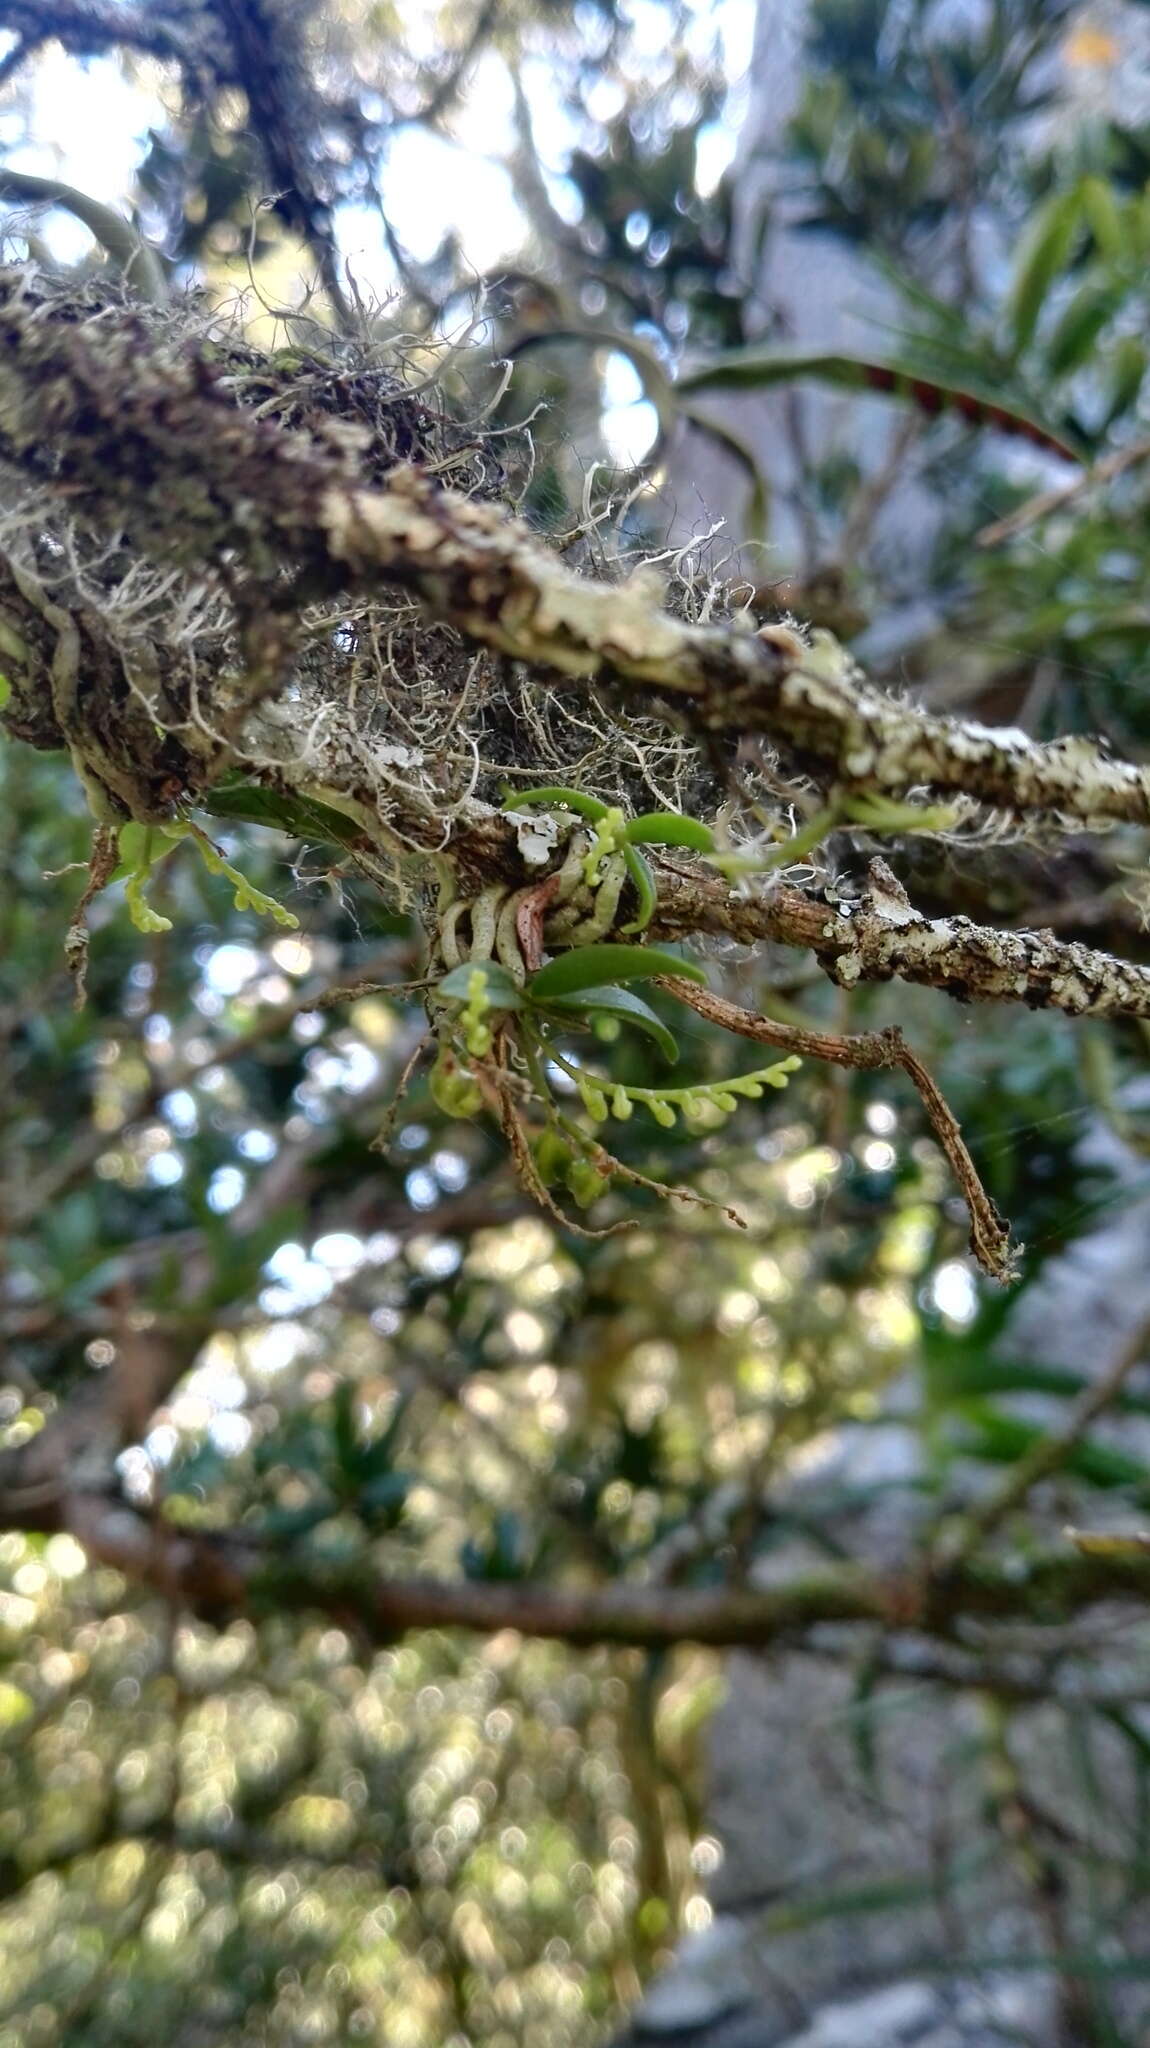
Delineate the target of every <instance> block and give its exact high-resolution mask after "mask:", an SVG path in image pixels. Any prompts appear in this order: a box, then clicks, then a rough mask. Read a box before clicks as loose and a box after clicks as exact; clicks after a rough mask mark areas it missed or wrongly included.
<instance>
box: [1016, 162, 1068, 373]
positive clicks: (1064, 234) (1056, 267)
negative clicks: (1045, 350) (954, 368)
mask: <svg viewBox="0 0 1150 2048" xmlns="http://www.w3.org/2000/svg"><path fill="white" fill-rule="evenodd" d="M1081 226H1082V187H1081V185H1073V186H1072V187H1071V189H1070V190H1069V192H1055V193H1053V194H1052V195H1051V197H1050V198H1049V199H1048V200H1047V201H1046V203H1045V205H1043V206H1040V207H1039V208H1038V210H1037V212H1036V213H1034V214H1033V215H1032V216H1031V220H1030V224H1029V226H1028V228H1027V230H1026V233H1025V235H1024V236H1023V238H1022V247H1021V250H1020V252H1019V256H1018V260H1017V262H1016V264H1015V266H1014V278H1013V281H1012V283H1011V286H1010V292H1009V294H1008V297H1007V319H1008V321H1009V324H1010V333H1011V337H1012V339H1013V342H1014V348H1015V353H1016V354H1021V353H1022V350H1023V349H1024V348H1026V347H1027V346H1028V344H1029V343H1030V341H1031V340H1032V339H1033V336H1034V330H1035V328H1036V327H1037V325H1038V319H1039V315H1040V314H1041V312H1042V308H1043V306H1044V305H1045V303H1046V298H1047V294H1048V293H1049V291H1050V287H1051V285H1052V284H1053V283H1054V280H1055V278H1056V277H1059V276H1061V274H1062V272H1063V271H1064V270H1065V269H1066V268H1067V265H1068V264H1069V261H1070V257H1071V253H1072V251H1073V248H1074V244H1075V241H1076V240H1077V237H1078V234H1079V231H1080V229H1081Z"/></svg>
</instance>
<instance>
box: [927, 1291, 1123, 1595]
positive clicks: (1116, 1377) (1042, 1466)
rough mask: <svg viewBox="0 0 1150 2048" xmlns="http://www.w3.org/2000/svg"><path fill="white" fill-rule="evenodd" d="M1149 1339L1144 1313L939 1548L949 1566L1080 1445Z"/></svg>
mask: <svg viewBox="0 0 1150 2048" xmlns="http://www.w3.org/2000/svg"><path fill="white" fill-rule="evenodd" d="M1148 1343H1150V1317H1146V1318H1145V1319H1144V1320H1143V1321H1142V1322H1141V1323H1139V1325H1138V1328H1137V1329H1136V1330H1135V1332H1134V1334H1133V1336H1132V1337H1130V1338H1129V1339H1128V1341H1127V1343H1126V1344H1125V1345H1124V1346H1123V1348H1122V1350H1121V1351H1120V1352H1119V1354H1118V1357H1117V1358H1116V1359H1115V1361H1114V1363H1113V1365H1111V1366H1110V1367H1109V1369H1108V1370H1107V1371H1106V1372H1104V1373H1103V1375H1102V1377H1101V1379H1098V1380H1096V1381H1095V1382H1094V1385H1093V1386H1091V1387H1086V1388H1084V1389H1083V1392H1082V1393H1081V1394H1080V1395H1079V1396H1078V1399H1077V1401H1075V1403H1074V1405H1073V1407H1072V1408H1071V1410H1070V1413H1069V1415H1068V1416H1067V1418H1066V1421H1065V1422H1064V1423H1063V1425H1062V1427H1061V1429H1057V1430H1054V1431H1052V1432H1051V1434H1050V1435H1049V1436H1044V1437H1040V1438H1039V1439H1038V1441H1037V1442H1036V1443H1033V1444H1032V1445H1031V1446H1030V1449H1029V1450H1028V1451H1027V1452H1025V1453H1024V1455H1023V1456H1022V1457H1021V1458H1019V1459H1018V1461H1017V1463H1016V1464H1014V1465H1012V1466H1011V1469H1010V1471H1009V1472H1008V1473H1007V1475H1006V1478H1005V1479H1004V1480H1003V1481H1002V1483H1001V1485H1000V1486H997V1487H996V1488H995V1489H994V1491H993V1492H992V1493H990V1494H989V1495H988V1496H987V1498H986V1499H985V1500H984V1501H983V1502H982V1503H981V1504H980V1505H979V1506H978V1507H977V1508H974V1509H973V1510H972V1511H971V1513H970V1514H969V1515H967V1516H965V1517H964V1520H963V1525H962V1529H961V1532H960V1534H959V1536H958V1539H957V1541H954V1542H951V1543H949V1544H945V1545H944V1547H943V1562H944V1565H945V1566H946V1567H947V1568H949V1567H950V1566H952V1565H954V1564H965V1563H966V1562H967V1560H968V1559H969V1558H971V1557H972V1556H973V1554H974V1552H975V1551H976V1550H977V1549H978V1548H979V1547H980V1546H981V1545H982V1544H983V1543H985V1542H986V1539H987V1537H988V1536H992V1535H993V1534H994V1532H995V1530H996V1529H998V1528H1000V1527H1001V1526H1002V1523H1003V1522H1004V1521H1005V1520H1006V1518H1007V1516H1008V1515H1010V1514H1012V1513H1013V1512H1014V1510H1015V1508H1019V1507H1021V1506H1022V1504H1023V1502H1024V1501H1025V1500H1026V1498H1027V1496H1028V1495H1029V1494H1030V1493H1031V1492H1032V1490H1033V1488H1034V1487H1036V1486H1037V1485H1038V1483H1039V1481H1040V1480H1042V1479H1047V1478H1049V1476H1050V1474H1051V1473H1052V1472H1055V1471H1057V1469H1058V1467H1059V1466H1060V1465H1062V1464H1064V1463H1065V1461H1066V1459H1067V1458H1068V1457H1069V1456H1070V1454H1071V1452H1072V1451H1073V1450H1074V1449H1075V1447H1076V1445H1077V1444H1079V1443H1080V1442H1081V1440H1082V1438H1083V1436H1084V1435H1085V1434H1086V1431H1087V1430H1088V1429H1089V1427H1090V1424H1091V1423H1092V1422H1093V1421H1095V1420H1096V1418H1097V1417H1098V1416H1099V1415H1101V1414H1102V1413H1103V1412H1104V1410H1105V1409H1107V1408H1108V1407H1109V1406H1110V1403H1111V1402H1112V1401H1113V1400H1114V1399H1115V1397H1116V1396H1117V1395H1118V1394H1120V1393H1121V1391H1122V1388H1123V1387H1124V1385H1125V1384H1126V1381H1127V1380H1128V1379H1129V1377H1130V1374H1131V1373H1132V1372H1133V1370H1134V1368H1135V1366H1136V1365H1138V1364H1140V1362H1141V1360H1142V1359H1143V1357H1144V1356H1145V1353H1146V1347H1147V1344H1148Z"/></svg>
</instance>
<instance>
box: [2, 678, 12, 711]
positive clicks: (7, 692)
mask: <svg viewBox="0 0 1150 2048" xmlns="http://www.w3.org/2000/svg"><path fill="white" fill-rule="evenodd" d="M11 695H12V685H11V683H10V682H9V680H8V678H7V676H5V675H0V711H3V709H4V706H5V704H6V703H7V702H8V699H9V697H10V696H11Z"/></svg>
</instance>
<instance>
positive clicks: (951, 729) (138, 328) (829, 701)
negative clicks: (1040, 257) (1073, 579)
mask: <svg viewBox="0 0 1150 2048" xmlns="http://www.w3.org/2000/svg"><path fill="white" fill-rule="evenodd" d="M0 343H2V344H3V350H4V355H3V371H2V377H0V433H2V434H3V436H4V438H5V440H6V442H7V445H8V448H9V450H10V452H11V454H12V456H13V458H14V459H15V460H16V461H18V462H19V463H20V464H21V465H22V466H24V467H25V468H27V469H30V470H31V471H32V472H33V473H34V474H36V475H37V476H38V478H39V479H40V480H41V481H42V482H44V483H45V484H48V485H49V486H50V487H52V488H55V489H57V490H61V489H62V490H63V491H64V492H66V493H67V494H68V495H69V496H70V497H72V498H74V499H76V500H78V502H80V503H81V504H82V505H83V508H84V512H85V515H86V517H87V518H88V519H89V520H91V521H93V522H95V523H97V524H99V525H101V526H103V527H104V529H105V531H106V532H109V533H110V532H114V531H117V530H119V529H122V528H123V527H124V526H125V524H126V525H127V527H128V531H129V532H130V534H131V537H132V539H133V541H134V543H135V545H136V546H137V547H138V548H139V549H140V550H141V552H142V553H144V554H146V555H147V556H148V557H150V558H151V559H152V560H154V561H162V562H165V563H169V564H171V563H174V564H176V565H179V566H182V567H195V568H197V569H200V570H201V571H202V570H203V569H204V568H205V567H207V566H209V565H210V566H214V567H216V568H222V567H223V565H224V564H225V563H226V564H227V565H228V572H229V575H230V577H231V579H232V582H233V585H236V584H237V583H238V584H239V586H240V588H241V590H242V594H243V599H244V605H245V609H246V612H247V615H248V618H249V621H250V626H249V632H248V636H247V637H248V645H249V649H250V651H251V652H252V654H253V655H257V654H258V655H260V656H261V659H260V660H257V666H261V665H262V667H263V669H264V672H265V677H264V681H263V684H262V686H261V687H262V688H263V689H264V690H267V689H268V688H272V687H276V686H277V684H278V680H279V679H280V678H281V677H282V675H283V673H284V665H285V655H286V651H287V649H288V647H289V646H290V638H291V636H290V631H289V630H288V629H287V627H286V623H285V588H284V575H285V569H292V570H294V575H295V587H296V590H297V591H298V593H299V600H300V601H302V600H303V598H304V597H305V596H316V595H325V596H330V595H334V594H335V593H336V592H339V591H345V592H346V591H348V590H351V591H356V592H366V593H370V592H372V591H373V590H375V589H377V588H378V586H379V585H380V584H381V583H385V584H395V585H399V586H401V587H403V588H405V589H407V590H410V591H412V592H414V593H415V594H416V595H417V596H418V597H419V598H420V600H421V601H422V603H423V604H424V605H425V606H426V607H427V609H428V610H429V611H430V612H431V613H432V614H433V615H434V616H436V617H438V618H440V619H443V620H445V621H447V622H448V623H450V624H451V625H453V626H454V627H455V628H456V629H457V630H458V631H459V632H461V633H462V634H463V635H464V636H465V638H467V639H469V640H471V641H473V642H476V643H478V644H480V645H483V646H486V647H490V648H495V649H497V650H499V651H500V652H502V653H504V654H508V655H511V656H513V657H514V658H516V659H518V660H521V661H524V662H527V663H530V664H531V665H532V667H533V668H534V669H536V670H538V671H542V672H544V673H546V672H548V671H550V672H552V673H553V674H554V676H555V678H556V680H557V681H558V680H559V679H561V678H570V679H573V680H578V681H582V682H591V681H597V682H598V683H600V684H602V683H615V684H617V685H618V686H619V687H620V688H621V689H622V690H624V691H625V692H626V693H627V694H628V695H636V696H639V697H641V698H644V699H647V700H652V699H653V700H656V702H657V703H660V704H662V705H669V706H671V707H672V709H673V713H674V714H675V715H676V716H681V717H684V718H686V720H687V721H688V722H689V724H690V725H691V726H692V727H693V728H694V729H695V730H697V731H699V732H702V733H734V732H738V733H762V734H765V735H768V736H770V737H771V738H772V739H773V740H775V741H776V742H777V743H778V744H780V745H781V746H783V747H784V748H785V749H786V750H787V752H788V753H789V754H790V755H791V757H792V758H793V760H794V761H795V763H796V764H797V765H798V766H799V767H800V768H804V769H806V770H809V771H810V772H811V773H813V774H816V775H817V776H819V777H821V778H822V780H823V781H824V783H825V784H827V785H829V786H832V787H834V788H836V789H848V790H849V789H855V790H865V791H868V792H872V793H874V792H881V793H884V794H887V795H891V796H898V797H904V796H906V795H907V794H908V793H910V792H912V791H917V790H921V789H922V788H924V787H928V788H931V789H933V790H936V791H941V792H953V791H958V792H961V793H963V794H965V795H967V796H971V797H975V798H977V799H979V800H980V801H982V802H984V803H987V804H991V805H994V806H996V807H998V808H1000V809H1006V810H1011V811H1024V812H1053V813H1056V814H1059V815H1062V816H1066V817H1074V818H1079V819H1088V820H1095V821H1096V820H1100V819H1110V820H1116V819H1126V820H1129V821H1136V822H1139V823H1146V822H1150V776H1148V774H1147V771H1146V770H1145V769H1143V768H1141V767H1137V766H1135V765H1133V764H1132V763H1128V762H1121V761H1114V760H1111V759H1109V758H1108V757H1107V756H1106V754H1105V753H1104V752H1103V751H1102V750H1101V749H1099V748H1098V747H1096V746H1093V745H1092V744H1091V743H1090V742H1088V741H1085V740H1082V739H1068V740H1062V741H1058V742H1055V743H1053V744H1051V745H1046V746H1043V745H1039V744H1037V743H1035V742H1034V741H1032V740H1030V739H1029V738H1028V737H1027V735H1026V734H1024V733H1021V732H1015V731H1013V730H1009V729H1006V730H991V729H989V728H987V727H984V726H981V725H978V724H976V723H974V722H972V721H958V720H955V721H951V720H947V719H943V718H938V717H934V716H932V715H931V714H929V713H927V712H924V711H921V710H919V709H918V708H917V707H916V706H914V705H911V704H907V703H903V702H900V701H898V700H897V699H895V698H893V697H890V696H888V695H886V694H885V693H884V692H882V691H880V690H878V689H876V688H875V687H874V686H873V685H871V684H870V683H868V682H867V681H866V679H865V678H864V677H863V676H862V675H861V672H859V671H857V670H856V669H855V667H854V665H853V664H852V663H851V662H850V661H849V659H848V658H847V657H845V656H843V655H842V652H841V650H837V649H836V648H835V647H834V646H833V644H832V646H831V647H828V646H827V645H826V644H825V641H824V643H822V644H820V645H818V646H816V647H810V646H808V645H807V644H806V643H805V642H804V641H803V640H802V638H801V637H800V636H799V635H798V634H797V633H796V632H794V631H792V630H791V629H789V628H787V627H783V626H770V627H763V628H762V629H760V631H759V632H757V633H756V632H754V631H752V630H751V629H750V627H749V626H747V625H745V624H740V623H737V622H736V623H729V624H726V625H719V626H700V625H693V624H691V623H689V622H686V621H683V620H681V619H678V618H674V617H672V616H671V615H670V614H669V613H668V612H666V611H664V610H662V609H661V607H660V589H659V585H658V582H657V580H656V579H655V578H654V576H653V574H652V572H648V571H644V570H641V571H639V572H638V573H637V574H636V575H634V576H633V577H632V578H631V579H630V580H629V582H627V583H625V584H623V585H622V586H621V587H613V586H611V585H608V584H601V583H594V582H592V581H590V580H589V579H588V578H585V577H581V576H580V575H578V574H576V573H575V572H573V571H572V570H569V569H567V568H566V567H564V565H563V564H562V563H560V562H558V561H557V560H556V559H555V557H554V555H552V554H550V553H549V552H548V551H547V550H546V549H545V548H544V547H542V546H540V544H539V543H538V542H537V541H536V540H535V539H534V537H533V536H532V535H531V534H530V532H529V531H528V529H527V528H526V527H525V526H524V525H523V524H522V523H521V522H519V521H518V520H516V519H514V518H512V517H510V516H509V515H508V514H507V513H506V512H505V511H504V510H503V509H502V508H500V507H499V506H497V505H493V504H489V503H479V502H476V501H474V500H472V499H466V498H461V497H459V496H458V495H457V494H456V493H454V492H452V491H449V490H445V489H443V488H442V487H441V486H440V485H439V484H438V483H437V481H436V480H435V479H434V478H433V477H430V476H428V475H426V474H424V473H421V472H419V471H417V470H414V469H412V468H404V467H402V466H401V467H398V468H396V469H393V470H392V471H391V472H390V475H389V477H388V479H387V485H386V487H385V488H381V489H367V488H364V487H362V486H361V484H360V480H359V475H358V468H359V464H358V461H357V456H358V455H359V453H360V452H361V449H362V441H361V440H360V439H359V437H358V436H357V435H356V434H355V433H353V434H352V435H350V436H349V437H347V438H346V439H345V442H344V444H343V446H342V447H340V448H338V449H336V450H335V451H334V452H333V453H331V454H328V453H327V452H326V451H322V452H321V450H320V449H319V448H318V447H317V445H316V443H315V441H314V440H308V439H305V438H304V437H303V436H301V435H298V434H293V433H290V432H288V431H287V430H285V429H284V428H282V427H279V426H276V425H275V424H273V423H272V422H271V421H269V420H257V419H254V418H253V417H251V416H250V414H245V413H244V412H243V411H241V410H240V409H239V408H238V407H237V406H236V405H235V403H234V401H233V399H232V397H231V395H230V394H229V392H228V391H227V390H226V389H225V388H223V387H222V385H221V380H220V376H219V370H218V366H217V365H215V364H213V363H212V362H211V361H210V360H209V359H208V358H207V357H206V356H205V353H204V351H203V350H202V349H201V350H197V349H196V348H194V347H190V346H188V345H186V344H185V345H184V346H183V347H182V348H181V349H179V350H176V351H173V348H172V345H171V336H170V335H169V336H168V337H167V338H166V345H161V339H160V338H159V337H158V336H157V332H156V329H155V327H154V326H153V327H151V328H149V327H148V326H147V325H146V324H145V323H144V322H142V321H141V319H140V318H139V316H138V315H137V314H135V313H132V312H124V313H123V314H122V315H118V316H116V317H112V316H110V315H109V313H107V312H105V314H104V315H103V317H102V318H101V320H100V322H99V324H98V325H95V324H93V323H91V322H89V323H87V324H83V323H81V324H77V322H76V320H75V317H74V310H73V309H71V308H68V307H67V305H66V302H63V301H61V302H58V303H57V304H56V305H53V303H52V301H51V300H50V299H47V300H46V299H45V297H44V295H43V293H42V292H41V293H39V294H37V293H34V292H33V291H32V290H31V289H30V288H29V285H28V281H27V279H26V277H24V276H23V275H22V274H21V273H20V272H19V271H12V270H9V271H6V272H4V273H2V274H0ZM46 446H51V447H52V449H53V451H54V455H55V462H54V465H53V466H51V467H49V465H48V464H47V463H46V462H45V459H44V450H45V447H46Z"/></svg>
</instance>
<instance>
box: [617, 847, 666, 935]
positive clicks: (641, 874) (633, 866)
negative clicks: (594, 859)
mask: <svg viewBox="0 0 1150 2048" xmlns="http://www.w3.org/2000/svg"><path fill="white" fill-rule="evenodd" d="M623 865H624V867H625V868H626V870H627V873H628V875H629V876H630V878H631V881H632V883H633V884H634V888H635V894H636V896H637V897H638V899H639V907H638V910H637V911H636V913H635V915H634V917H633V918H632V919H631V921H630V923H629V924H625V925H622V926H621V927H620V929H621V930H622V931H625V932H641V931H645V930H646V928H647V926H648V925H649V924H650V922H651V919H652V918H653V917H654V915H655V905H656V903H657V902H658V900H659V897H658V891H657V890H656V888H655V877H654V875H653V874H652V873H651V869H650V866H649V864H648V862H647V861H645V860H644V858H643V856H642V854H641V853H640V852H639V850H638V848H637V847H634V846H630V845H626V844H625V845H624V847H623Z"/></svg>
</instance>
